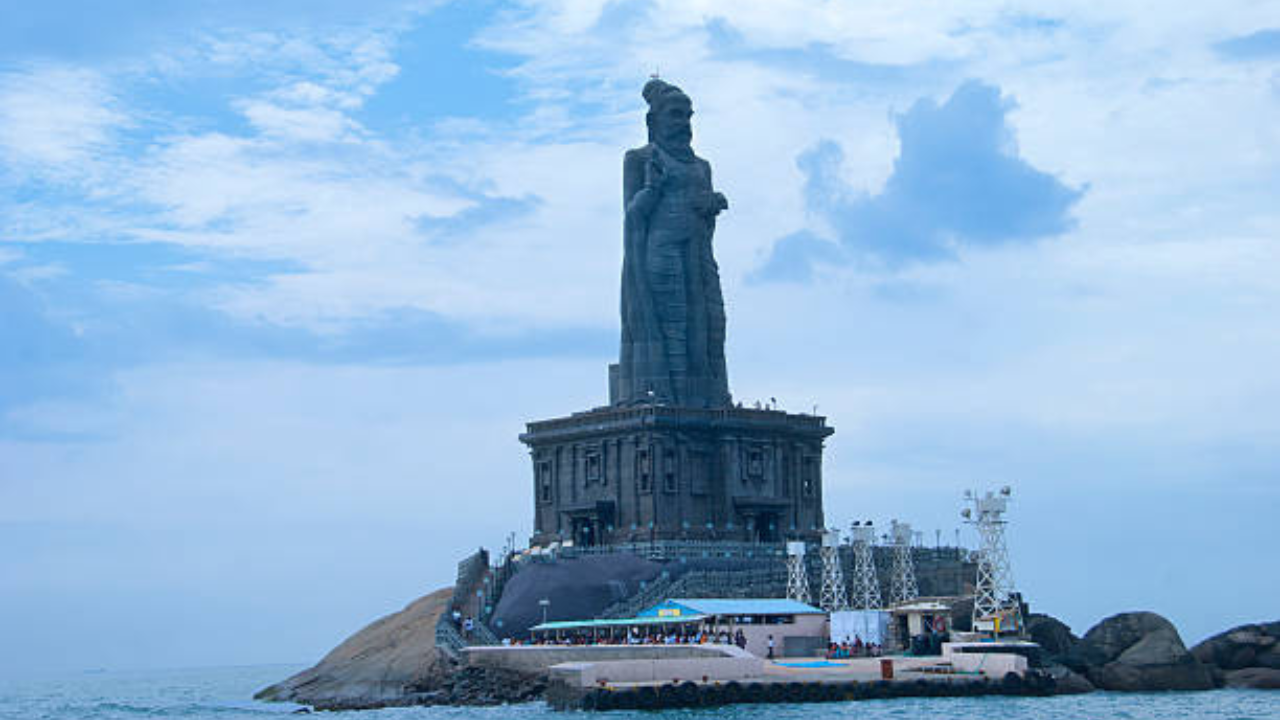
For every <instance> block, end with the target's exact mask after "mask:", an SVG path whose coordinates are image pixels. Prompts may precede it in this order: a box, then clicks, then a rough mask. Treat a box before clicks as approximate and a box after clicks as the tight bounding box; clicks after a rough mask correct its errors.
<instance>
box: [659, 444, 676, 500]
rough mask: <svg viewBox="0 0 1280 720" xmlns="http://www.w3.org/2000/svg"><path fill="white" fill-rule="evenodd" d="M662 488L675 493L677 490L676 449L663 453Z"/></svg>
mask: <svg viewBox="0 0 1280 720" xmlns="http://www.w3.org/2000/svg"><path fill="white" fill-rule="evenodd" d="M662 470H663V473H664V474H663V476H662V489H663V490H665V491H667V492H669V493H673V492H675V491H676V490H677V485H676V453H675V451H674V450H668V451H666V453H665V454H664V455H663V463H662Z"/></svg>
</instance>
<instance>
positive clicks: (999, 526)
mask: <svg viewBox="0 0 1280 720" xmlns="http://www.w3.org/2000/svg"><path fill="white" fill-rule="evenodd" d="M1011 494H1012V491H1011V490H1010V489H1009V486H1008V485H1006V486H1004V487H1002V488H1000V492H999V494H996V493H992V492H987V494H985V495H983V496H982V497H978V495H977V494H976V493H974V492H973V491H965V494H964V499H965V501H966V502H967V503H968V504H969V507H966V508H965V509H964V510H962V511H961V512H960V516H961V517H963V518H964V519H965V522H967V523H969V524H970V525H973V526H974V527H975V528H977V530H978V536H979V538H980V539H981V541H982V546H981V547H980V548H979V549H978V586H977V590H976V597H975V598H974V602H973V629H974V630H986V631H990V632H994V633H996V634H999V633H1002V632H1019V631H1021V629H1022V603H1021V602H1020V601H1019V598H1018V597H1017V596H1016V595H1015V594H1014V589H1013V572H1012V568H1011V567H1010V564H1009V548H1008V546H1007V545H1006V544H1005V539H1004V530H1005V526H1006V525H1008V522H1007V521H1006V520H1005V519H1004V514H1005V512H1006V511H1007V510H1008V508H1009V496H1010V495H1011Z"/></svg>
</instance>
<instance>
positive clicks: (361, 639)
mask: <svg viewBox="0 0 1280 720" xmlns="http://www.w3.org/2000/svg"><path fill="white" fill-rule="evenodd" d="M452 597H453V588H443V589H440V590H436V591H435V592H433V593H431V594H430V595H426V596H424V597H421V598H418V599H417V600H414V601H413V602H412V603H410V604H409V605H408V606H407V607H405V608H404V609H403V610H401V611H400V612H397V613H392V614H391V615H387V616H386V617H384V618H381V619H379V620H375V621H374V622H373V623H371V624H370V625H368V626H367V627H365V628H364V629H362V630H360V631H359V632H357V633H356V634H354V635H352V636H351V637H349V638H347V639H346V640H344V641H343V642H342V644H341V645H339V646H337V647H336V648H334V649H333V650H332V651H330V652H329V654H328V655H325V656H324V658H323V659H322V660H321V661H320V662H319V663H317V664H316V666H315V667H312V668H310V669H308V670H303V671H302V672H300V673H298V674H297V675H294V676H293V677H291V678H289V679H287V680H284V681H282V682H279V683H276V684H275V685H272V686H270V687H268V688H265V689H263V690H261V691H260V692H258V694H257V695H255V696H254V698H255V699H258V700H268V701H277V700H278V701H287V702H295V703H300V704H303V705H311V706H313V707H315V708H317V709H334V710H336V709H354V708H375V707H384V706H388V705H405V704H412V703H415V702H430V701H432V700H433V695H432V692H433V691H434V690H437V689H440V688H444V687H445V686H446V685H447V683H448V682H449V680H450V676H451V674H452V670H453V668H452V665H451V663H450V662H449V661H448V659H447V658H445V657H444V655H443V653H441V651H439V650H437V649H436V622H437V621H438V620H439V619H440V617H441V616H442V615H443V614H444V613H445V611H446V610H447V609H448V607H449V601H450V600H451V598H452Z"/></svg>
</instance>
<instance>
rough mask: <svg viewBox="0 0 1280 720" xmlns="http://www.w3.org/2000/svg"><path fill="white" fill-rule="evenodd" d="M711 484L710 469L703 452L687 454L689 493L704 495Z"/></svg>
mask: <svg viewBox="0 0 1280 720" xmlns="http://www.w3.org/2000/svg"><path fill="white" fill-rule="evenodd" d="M710 482H711V467H710V463H708V462H707V454H706V453H704V452H690V453H689V493H690V494H692V495H706V494H707V485H708V484H709V483H710Z"/></svg>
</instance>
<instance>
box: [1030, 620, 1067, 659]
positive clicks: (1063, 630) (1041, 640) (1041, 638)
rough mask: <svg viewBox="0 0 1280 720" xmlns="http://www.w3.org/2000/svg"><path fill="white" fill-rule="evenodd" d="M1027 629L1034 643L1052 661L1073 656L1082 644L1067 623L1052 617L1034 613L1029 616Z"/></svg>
mask: <svg viewBox="0 0 1280 720" xmlns="http://www.w3.org/2000/svg"><path fill="white" fill-rule="evenodd" d="M1026 628H1027V634H1028V635H1030V636H1031V640H1032V642H1034V643H1036V644H1037V645H1039V646H1040V647H1042V648H1044V653H1045V656H1046V657H1047V658H1048V659H1050V660H1056V659H1058V658H1061V657H1065V656H1067V655H1069V654H1071V651H1072V650H1074V649H1075V647H1076V645H1078V644H1079V643H1080V638H1078V637H1076V635H1075V633H1073V632H1071V628H1070V627H1069V626H1068V625H1067V624H1066V623H1064V622H1062V621H1061V620H1059V619H1057V618H1055V617H1053V616H1051V615H1044V614H1042V613H1034V614H1032V615H1029V616H1027V621H1026Z"/></svg>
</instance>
